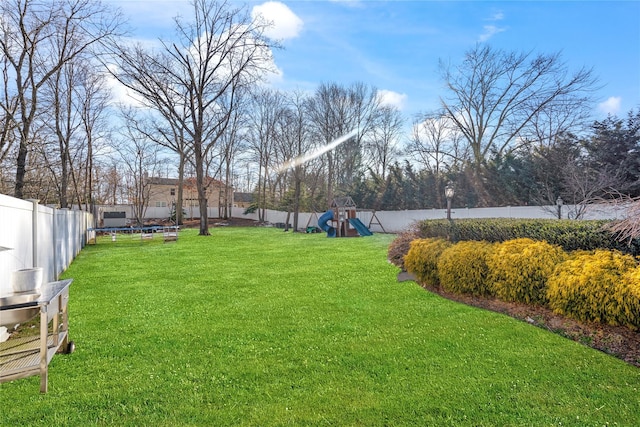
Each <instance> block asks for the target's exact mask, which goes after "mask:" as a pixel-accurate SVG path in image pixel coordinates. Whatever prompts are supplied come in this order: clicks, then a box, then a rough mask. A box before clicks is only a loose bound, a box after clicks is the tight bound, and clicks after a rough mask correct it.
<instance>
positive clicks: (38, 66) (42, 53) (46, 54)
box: [0, 0, 121, 198]
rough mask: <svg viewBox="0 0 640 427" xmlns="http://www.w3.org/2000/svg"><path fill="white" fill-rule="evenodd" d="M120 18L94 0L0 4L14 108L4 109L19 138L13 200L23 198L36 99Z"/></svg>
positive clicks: (0, 39) (0, 40) (1, 45)
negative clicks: (50, 82) (67, 66)
mask: <svg viewBox="0 0 640 427" xmlns="http://www.w3.org/2000/svg"><path fill="white" fill-rule="evenodd" d="M120 25H121V23H120V16H119V15H118V14H117V13H115V12H114V11H112V10H109V9H108V8H107V7H105V6H103V5H101V4H100V3H99V2H97V1H93V0H60V1H51V2H40V1H36V0H5V1H3V2H2V3H0V51H1V52H2V53H3V54H4V56H5V58H6V60H7V63H8V64H9V66H8V67H7V68H8V69H9V70H10V71H9V72H10V75H11V80H12V82H11V84H10V85H9V86H10V87H9V88H8V91H9V92H10V93H12V95H11V96H10V97H9V98H8V99H12V100H13V99H15V100H16V101H15V102H17V108H16V109H15V110H13V109H12V108H8V106H10V105H13V104H12V103H9V104H7V105H6V106H5V105H4V104H3V106H4V113H5V114H8V115H10V116H11V120H12V121H13V122H14V123H15V126H16V127H17V129H18V133H19V147H18V154H17V157H16V178H15V188H14V195H15V197H17V198H22V197H23V189H24V178H25V174H26V172H27V166H28V163H27V154H28V152H29V144H31V143H32V142H33V141H35V139H34V138H33V135H32V133H33V126H34V121H35V120H36V119H37V116H38V113H39V112H40V111H41V109H42V106H41V105H40V95H41V93H42V90H43V88H44V86H45V85H46V84H47V82H48V81H49V80H50V79H51V78H52V77H53V76H54V75H55V74H56V73H57V72H58V71H59V70H60V69H61V68H62V67H63V66H64V65H65V64H67V63H69V62H71V61H73V60H74V59H75V58H77V57H78V56H79V55H81V54H83V53H84V52H87V51H89V50H90V49H92V48H94V47H97V45H98V44H99V43H100V42H101V41H103V40H105V39H106V38H108V37H112V36H115V35H116V34H117V32H118V30H119V27H120Z"/></svg>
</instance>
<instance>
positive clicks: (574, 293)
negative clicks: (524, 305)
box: [547, 250, 637, 325]
mask: <svg viewBox="0 0 640 427" xmlns="http://www.w3.org/2000/svg"><path fill="white" fill-rule="evenodd" d="M636 264H637V263H636V260H635V259H634V257H632V256H630V255H624V254H622V253H620V252H618V251H605V250H597V251H594V252H584V251H581V252H579V253H576V254H573V255H572V256H571V257H570V258H569V259H567V260H566V261H564V262H563V263H561V264H560V265H558V267H557V269H556V271H555V273H554V274H553V275H552V277H550V279H549V284H548V290H547V297H548V299H549V307H551V309H553V311H554V312H556V313H559V314H564V315H567V316H569V317H573V318H575V319H578V320H583V321H596V322H601V323H609V324H612V325H621V324H626V325H631V324H633V323H634V322H633V319H631V318H632V317H634V314H633V308H632V307H633V306H634V304H632V305H631V307H629V306H628V302H625V299H626V298H627V297H628V296H629V295H631V294H633V292H634V287H629V286H627V283H630V282H632V281H633V278H634V277H635V276H631V277H630V278H629V279H628V281H625V280H624V278H625V275H626V274H627V273H628V272H629V271H630V270H631V269H633V268H634V267H636ZM635 288H637V283H636V287H635ZM636 309H637V307H636ZM636 311H637V310H636ZM636 322H637V319H636Z"/></svg>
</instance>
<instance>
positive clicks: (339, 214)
mask: <svg viewBox="0 0 640 427" xmlns="http://www.w3.org/2000/svg"><path fill="white" fill-rule="evenodd" d="M356 214H357V209H356V204H355V202H354V201H353V199H352V198H351V197H337V198H335V199H333V201H332V202H331V205H330V206H329V210H328V211H326V212H325V213H323V214H322V215H321V216H320V218H318V227H320V229H322V231H324V232H326V233H327V237H357V236H371V235H372V234H373V233H372V232H371V230H370V229H369V227H370V226H371V224H372V223H373V220H374V219H375V220H377V217H376V214H375V211H372V217H371V221H370V222H369V226H366V225H364V223H363V222H362V221H361V220H360V219H359V218H357V217H356ZM377 224H378V225H380V226H381V227H382V225H381V224H380V222H379V221H378V222H377ZM383 231H384V228H383Z"/></svg>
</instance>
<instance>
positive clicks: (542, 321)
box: [398, 273, 640, 367]
mask: <svg viewBox="0 0 640 427" xmlns="http://www.w3.org/2000/svg"><path fill="white" fill-rule="evenodd" d="M407 279H411V280H413V279H412V278H411V277H407V273H400V275H399V276H398V280H399V281H402V280H407ZM416 283H419V282H417V281H416ZM423 287H424V288H425V289H426V290H428V291H430V292H433V293H436V294H438V295H440V296H442V297H444V298H447V299H449V300H452V301H457V302H461V303H463V304H467V305H470V306H473V307H479V308H483V309H485V310H491V311H494V312H497V313H502V314H506V315H507V316H511V317H513V318H515V319H519V320H522V321H524V322H527V323H530V324H532V325H535V326H538V327H540V328H543V329H547V330H549V331H551V332H553V333H556V334H559V335H562V336H564V337H566V338H569V339H571V340H573V341H577V342H579V343H581V344H584V345H586V346H589V347H591V348H594V349H597V350H600V351H602V352H604V353H607V354H610V355H612V356H615V357H617V358H619V359H622V360H624V361H625V362H627V363H629V364H631V365H634V366H637V367H640V333H639V332H636V331H633V330H631V329H629V328H627V327H625V326H611V325H603V324H600V323H585V322H579V321H577V320H574V319H570V318H568V317H565V316H562V315H559V314H555V313H554V312H553V311H551V310H550V309H548V308H545V307H539V306H530V305H526V304H520V303H512V302H505V301H500V300H498V299H495V298H485V297H476V296H472V295H461V294H454V293H451V292H447V291H445V290H443V289H440V288H434V287H428V286H423Z"/></svg>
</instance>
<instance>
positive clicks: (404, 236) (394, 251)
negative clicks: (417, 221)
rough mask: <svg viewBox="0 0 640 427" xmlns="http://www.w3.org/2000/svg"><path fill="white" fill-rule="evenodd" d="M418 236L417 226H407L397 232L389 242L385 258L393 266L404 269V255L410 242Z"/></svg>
mask: <svg viewBox="0 0 640 427" xmlns="http://www.w3.org/2000/svg"><path fill="white" fill-rule="evenodd" d="M418 238H420V233H419V231H418V229H417V227H413V228H409V229H408V230H406V231H403V232H402V233H400V234H398V237H396V238H395V239H394V240H393V241H392V242H391V243H390V244H389V248H388V251H387V259H388V260H389V261H390V262H391V263H392V264H393V265H395V266H397V267H400V268H401V269H403V270H404V257H405V255H407V253H408V252H409V248H410V247H411V242H412V241H414V240H415V239H418Z"/></svg>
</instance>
